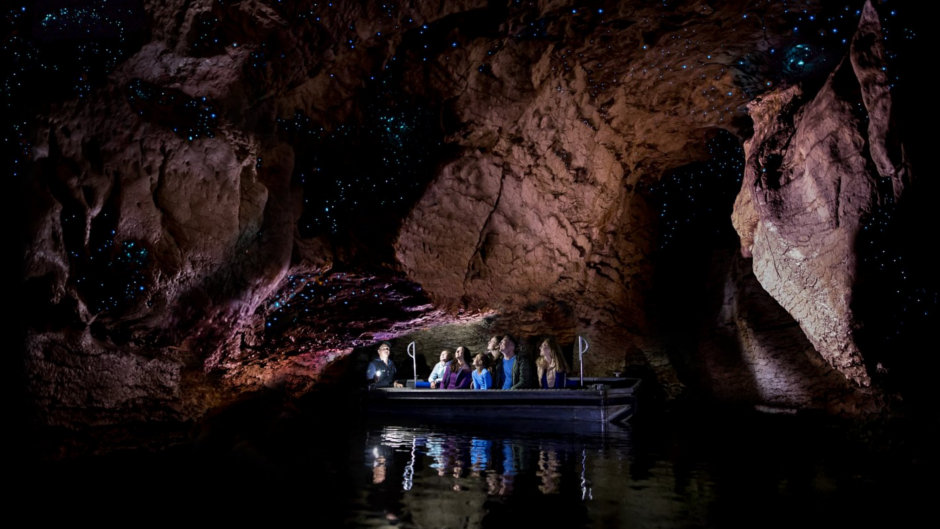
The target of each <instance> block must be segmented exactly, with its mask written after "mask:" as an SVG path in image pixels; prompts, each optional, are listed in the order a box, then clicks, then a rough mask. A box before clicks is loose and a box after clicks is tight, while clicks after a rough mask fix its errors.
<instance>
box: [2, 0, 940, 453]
mask: <svg viewBox="0 0 940 529" xmlns="http://www.w3.org/2000/svg"><path fill="white" fill-rule="evenodd" d="M432 4H433V5H432ZM923 9H924V8H921V7H918V6H914V5H910V4H900V3H896V2H887V1H885V2H861V1H854V2H844V3H828V2H827V3H825V4H824V5H823V4H822V3H820V2H799V1H795V2H769V1H760V2H758V1H733V2H694V1H676V2H672V1H669V2H655V3H654V2H592V3H589V5H581V4H580V3H566V2H524V1H509V2H473V1H469V2H434V3H423V2H413V3H384V4H383V3H378V2H365V3H361V2H345V1H338V2H330V3H324V2H265V1H251V2H249V1H242V2H227V1H226V2H221V1H209V0H196V1H188V2H149V1H144V0H112V1H106V0H97V1H92V2H71V1H67V0H43V1H39V2H35V3H33V4H30V5H26V4H24V5H22V6H20V5H19V4H16V5H14V4H11V5H10V6H8V7H6V8H5V11H6V18H5V28H4V42H5V46H4V48H3V51H2V53H3V56H4V64H5V65H6V66H5V68H4V69H3V82H4V90H3V91H2V98H3V101H2V103H3V106H4V114H5V117H4V118H3V123H4V139H5V141H4V144H3V147H2V148H3V153H4V159H5V161H6V162H7V163H6V164H5V165H6V167H8V171H9V173H8V178H9V180H8V181H10V182H14V183H15V189H16V191H15V198H14V209H13V210H12V213H13V214H14V216H15V218H16V219H17V220H18V222H17V223H15V224H13V225H14V226H16V230H15V231H16V236H17V241H18V244H16V245H15V246H16V248H17V251H18V252H17V253H18V257H19V259H20V261H19V263H20V264H21V267H20V270H21V271H22V274H21V275H20V276H19V277H14V279H13V283H14V289H13V290H14V292H15V293H16V299H18V300H19V301H18V302H17V303H16V304H15V306H14V315H13V318H14V324H15V325H14V326H15V329H16V344H17V347H15V349H14V351H15V353H16V354H11V355H8V358H9V362H8V365H7V366H6V367H7V369H6V371H7V373H8V374H10V375H11V377H10V379H11V384H10V385H9V387H10V388H12V389H13V393H14V395H13V399H12V402H14V403H15V406H14V408H15V410H16V417H15V418H16V424H17V425H19V427H20V428H19V429H20V430H21V431H22V432H24V437H25V438H26V444H27V445H28V446H29V448H28V449H27V451H28V452H29V453H30V455H31V457H35V458H36V459H37V460H42V461H56V460H63V459H64V460H68V459H69V458H71V457H74V456H76V455H87V454H96V453H108V452H110V451H112V450H114V449H116V448H119V449H128V448H135V449H137V448H144V449H147V448H148V447H150V448H152V447H157V448H155V449H159V447H165V446H174V445H176V444H178V443H180V442H185V441H186V440H191V438H192V436H193V435H197V434H194V433H193V432H194V431H199V430H198V429H199V427H200V425H204V424H213V421H222V422H228V421H231V422H237V421H238V420H239V419H232V418H231V417H236V416H238V415H237V414H238V410H243V409H249V410H253V411H252V412H251V413H259V412H257V411H256V408H255V406H260V407H261V408H262V409H266V405H262V404H258V403H272V402H276V403H277V405H278V406H282V405H285V404H286V405H288V406H299V405H301V403H306V402H308V401H310V402H314V403H316V404H313V406H314V407H316V406H319V405H321V404H320V402H321V401H320V400H318V399H319V398H320V397H317V395H320V394H321V393H322V392H324V391H325V392H327V393H329V392H331V391H335V390H336V388H349V387H356V386H358V385H360V384H361V383H362V381H361V374H362V373H363V371H364V368H365V365H366V363H367V362H368V360H369V359H371V358H372V357H373V356H374V354H375V347H376V345H377V343H378V342H380V341H383V340H389V341H391V342H392V345H393V354H392V359H393V360H394V361H395V362H396V363H397V364H398V366H399V372H400V373H406V375H405V376H403V377H402V378H405V377H406V376H410V375H408V374H407V373H409V372H410V365H411V364H410V359H409V358H408V357H407V356H406V355H405V346H406V344H407V343H409V342H411V341H415V342H416V344H417V346H418V351H419V356H420V358H419V360H418V365H419V376H426V375H427V372H428V371H429V370H430V366H431V365H433V364H434V362H435V361H436V357H437V354H438V353H439V352H440V350H441V348H443V347H451V348H453V347H456V346H458V345H466V346H468V347H469V348H470V349H471V351H473V352H480V351H482V350H483V348H484V345H485V343H486V340H487V339H488V338H489V336H491V335H501V334H505V333H512V334H513V335H515V336H517V337H519V338H520V339H521V347H522V348H523V349H526V350H528V351H532V352H534V351H535V348H536V346H537V340H538V339H539V338H540V337H543V336H553V337H555V338H557V339H558V341H559V342H560V344H561V345H562V348H563V349H564V351H565V354H566V355H567V356H568V358H569V360H574V357H576V356H577V354H576V352H575V347H576V346H575V341H576V339H577V337H578V336H583V337H585V338H586V339H588V340H589V342H590V344H591V352H590V354H589V355H588V356H587V357H586V360H585V364H584V369H585V374H588V375H592V376H609V375H610V374H611V373H613V372H618V373H624V374H626V375H629V376H639V377H642V378H643V380H644V391H645V392H646V393H644V396H645V398H647V399H648V402H650V403H652V404H653V405H651V406H650V408H649V409H651V410H657V409H664V408H668V407H670V406H682V407H684V406H690V407H693V408H696V407H704V406H717V407H719V408H725V409H738V408H745V409H754V408H757V409H761V410H764V411H778V412H786V413H798V414H811V415H816V414H818V415H821V416H824V417H835V418H839V419H840V420H841V419H845V418H848V419H850V420H857V419H861V420H863V421H874V422H876V423H877V422H879V421H891V420H910V421H914V422H915V423H918V421H924V424H928V425H935V421H936V411H935V409H934V408H933V407H932V405H933V401H934V398H933V391H932V383H931V382H932V375H933V374H934V373H935V372H936V371H937V367H938V365H937V358H936V355H935V354H934V353H933V348H932V346H931V345H930V344H931V343H932V339H931V338H932V333H931V331H932V330H933V329H934V328H936V325H937V313H938V308H940V307H938V302H940V297H938V283H937V275H936V266H935V257H934V255H933V251H932V247H931V246H932V244H931V240H932V239H931V237H932V235H931V234H934V233H936V228H937V217H936V215H935V214H933V211H932V207H931V206H930V205H929V203H928V202H929V201H930V200H932V197H934V196H936V192H937V184H936V179H935V178H932V177H931V175H930V170H929V167H928V165H927V164H928V163H929V154H930V152H931V149H932V145H929V144H928V142H930V139H931V135H930V134H929V133H925V132H923V130H924V129H923V127H922V126H920V125H921V124H922V123H932V122H934V121H933V120H932V119H930V118H933V117H935V110H934V108H933V106H932V105H930V104H929V101H930V100H931V97H930V90H931V88H932V87H933V84H932V82H931V81H929V79H930V69H929V68H928V67H926V64H927V63H926V52H925V50H927V49H929V43H928V39H929V38H930V37H929V23H928V22H927V19H926V18H925V17H924V14H923V13H921V11H923ZM573 365H575V366H577V362H574V364H573ZM248 415H249V416H250V415H251V414H250V413H249V414H248ZM226 418H228V419H226ZM902 418H903V419H902ZM252 420H254V419H252ZM930 427H933V426H930Z"/></svg>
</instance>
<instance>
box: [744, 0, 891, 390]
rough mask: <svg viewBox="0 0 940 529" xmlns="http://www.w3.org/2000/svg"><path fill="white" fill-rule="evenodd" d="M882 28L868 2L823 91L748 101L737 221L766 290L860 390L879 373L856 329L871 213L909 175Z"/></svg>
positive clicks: (795, 91)
mask: <svg viewBox="0 0 940 529" xmlns="http://www.w3.org/2000/svg"><path fill="white" fill-rule="evenodd" d="M879 28H880V26H879V22H878V15H877V13H876V12H875V10H874V8H872V7H871V5H870V4H866V6H865V8H864V10H863V11H862V18H861V22H860V25H859V31H858V33H857V34H856V35H855V37H853V39H852V44H851V49H850V54H849V56H848V57H847V58H846V59H845V60H844V61H842V62H841V63H840V64H839V66H838V67H837V68H836V70H835V71H834V72H833V73H832V74H831V75H830V76H829V78H828V80H827V81H826V83H825V84H824V85H823V87H822V88H821V89H820V90H819V92H818V93H816V94H804V93H803V92H802V91H801V90H800V88H799V87H796V86H794V87H792V88H790V89H788V90H785V91H781V92H776V93H773V94H769V95H767V96H764V97H761V98H759V99H758V100H756V101H754V102H753V103H751V104H750V105H749V109H750V113H751V116H752V117H753V119H754V135H753V136H752V137H751V138H750V139H749V140H748V141H747V142H746V143H745V152H746V157H747V165H746V169H745V179H744V184H743V186H742V190H741V194H740V195H739V196H738V199H737V202H736V204H735V213H734V217H733V219H734V221H735V227H736V228H737V230H738V232H739V234H740V235H741V246H742V252H743V253H744V254H745V255H751V256H753V266H754V272H755V274H756V276H757V279H758V280H759V281H760V283H761V285H762V286H763V287H764V288H765V289H766V290H767V292H769V293H770V294H771V295H772V296H773V297H774V299H776V300H777V301H778V302H779V303H780V304H781V305H782V306H783V307H784V308H785V309H786V310H787V311H788V312H789V313H790V314H791V315H793V317H794V318H795V319H796V320H797V321H798V322H799V323H800V326H801V328H802V329H803V331H804V332H805V333H806V336H807V337H808V338H809V340H810V342H811V343H812V344H813V346H814V347H815V348H816V350H817V351H819V354H820V355H822V357H823V358H825V359H826V360H827V361H828V362H829V364H830V365H832V366H833V367H834V368H836V369H838V370H839V371H840V372H841V373H842V374H843V375H844V376H845V377H846V378H848V379H849V380H852V381H853V382H854V383H856V384H857V385H859V386H869V385H870V383H871V378H870V374H869V373H868V371H867V370H866V367H865V358H864V355H863V353H862V352H861V351H859V348H858V345H857V344H856V341H855V338H854V336H853V333H854V330H855V329H856V328H857V325H858V324H859V322H858V321H857V320H856V318H855V316H854V313H853V309H852V301H853V291H854V289H855V284H856V277H857V267H858V263H857V259H856V252H855V247H856V243H857V239H858V236H859V232H860V229H861V226H862V223H863V220H864V219H865V217H866V216H867V215H869V214H870V213H871V212H872V210H873V208H874V206H875V205H876V204H878V203H881V202H885V201H896V200H897V199H899V198H900V195H901V192H902V191H903V189H904V184H905V181H906V179H907V178H908V172H909V169H908V168H907V163H906V161H905V160H904V158H903V155H902V154H901V153H902V150H901V148H900V145H898V144H897V140H896V138H895V137H893V136H892V135H890V134H888V133H887V132H886V131H887V130H889V129H890V127H891V124H892V115H891V108H892V102H891V93H890V91H889V90H888V89H887V86H888V80H887V77H886V73H885V72H884V71H883V69H882V67H883V65H884V64H885V61H884V51H883V49H882V47H881V46H882V38H881V33H880V30H879ZM881 182H888V184H889V185H887V186H884V185H881Z"/></svg>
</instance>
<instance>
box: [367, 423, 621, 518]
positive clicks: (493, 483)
mask: <svg viewBox="0 0 940 529" xmlns="http://www.w3.org/2000/svg"><path fill="white" fill-rule="evenodd" d="M364 448H365V450H364V452H363V454H364V456H365V457H364V461H363V462H364V463H365V465H366V466H367V468H368V469H369V470H370V471H371V473H372V479H371V483H372V490H371V491H369V493H368V496H369V500H368V501H369V502H370V503H371V504H372V505H371V506H372V509H373V510H372V512H374V513H376V514H378V512H382V513H383V515H384V516H383V518H384V519H385V521H386V522H387V521H388V520H400V521H402V522H403V523H414V524H415V525H416V526H424V525H431V526H442V525H443V526H449V527H451V526H453V527H474V526H479V525H480V524H482V523H484V521H485V519H490V520H491V521H492V519H493V518H494V517H496V518H498V519H500V520H504V519H505V517H506V513H507V512H508V511H509V510H510V505H512V506H513V507H512V509H515V508H516V507H518V506H519V504H520V502H522V503H523V504H524V505H529V504H533V505H532V507H531V508H533V509H535V508H537V509H539V512H540V513H541V514H543V515H546V514H548V513H552V512H554V513H556V514H555V515H557V516H561V519H570V517H571V516H573V515H577V516H579V517H583V515H584V513H585V512H586V508H585V507H584V505H580V506H578V505H577V504H583V503H584V502H590V501H593V499H594V495H593V488H592V487H593V485H592V482H591V480H590V477H589V476H588V475H587V474H588V472H589V471H590V468H591V463H590V462H591V460H592V458H597V457H604V458H607V457H609V455H610V450H611V449H613V450H614V451H615V452H616V453H618V454H619V456H618V457H617V459H623V458H625V457H628V456H629V450H630V443H629V434H628V432H627V433H625V434H624V435H622V436H621V437H620V438H618V439H616V440H614V441H611V440H610V439H609V438H607V437H594V436H589V437H577V436H574V437H572V436H557V437H553V436H551V435H547V434H545V433H539V434H532V433H526V434H519V433H509V434H507V433H506V432H505V431H495V432H481V431H461V430H442V429H439V428H435V429H430V428H426V427H420V426H393V425H387V426H381V427H377V428H375V429H373V430H371V432H370V433H369V435H367V436H366V446H365V447H364ZM540 498H541V499H540ZM523 508H525V507H523ZM375 509H381V511H376V510H375ZM548 519H551V517H549V518H548ZM581 521H582V522H583V520H581Z"/></svg>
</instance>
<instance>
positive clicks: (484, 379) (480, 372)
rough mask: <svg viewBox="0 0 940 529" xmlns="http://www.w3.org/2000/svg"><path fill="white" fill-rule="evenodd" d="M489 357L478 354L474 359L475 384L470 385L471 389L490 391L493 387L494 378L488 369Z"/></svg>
mask: <svg viewBox="0 0 940 529" xmlns="http://www.w3.org/2000/svg"><path fill="white" fill-rule="evenodd" d="M486 357H487V355H485V354H483V353H478V354H477V355H476V356H474V357H473V373H471V376H472V377H473V382H472V383H471V384H470V387H471V388H473V389H490V388H492V387H493V376H492V375H491V374H490V370H489V369H487V361H486Z"/></svg>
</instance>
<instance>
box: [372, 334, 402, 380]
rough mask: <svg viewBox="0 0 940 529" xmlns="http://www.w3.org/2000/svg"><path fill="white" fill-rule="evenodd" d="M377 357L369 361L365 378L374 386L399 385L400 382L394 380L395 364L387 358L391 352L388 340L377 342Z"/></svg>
mask: <svg viewBox="0 0 940 529" xmlns="http://www.w3.org/2000/svg"><path fill="white" fill-rule="evenodd" d="M378 353H379V357H378V358H376V359H374V360H372V361H371V362H369V367H368V368H367V369H366V380H368V381H369V382H370V383H371V384H372V385H373V386H374V387H377V388H387V387H390V386H393V385H394V386H395V387H401V384H398V383H396V382H395V373H396V370H395V364H394V363H393V362H392V361H391V359H389V356H390V355H391V353H392V346H391V344H389V343H388V342H382V343H381V344H379V349H378Z"/></svg>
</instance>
